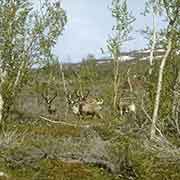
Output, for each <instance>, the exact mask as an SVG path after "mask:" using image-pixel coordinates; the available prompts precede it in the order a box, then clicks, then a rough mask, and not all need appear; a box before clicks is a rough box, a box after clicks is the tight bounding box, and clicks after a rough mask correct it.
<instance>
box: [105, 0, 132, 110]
mask: <svg viewBox="0 0 180 180" xmlns="http://www.w3.org/2000/svg"><path fill="white" fill-rule="evenodd" d="M111 11H112V17H113V18H114V19H115V25H114V26H113V29H112V30H113V33H112V35H111V36H110V38H109V40H108V41H107V48H108V50H109V52H110V53H111V56H112V59H113V60H112V64H113V93H114V94H113V108H114V109H116V105H117V99H118V89H119V84H120V74H119V73H120V72H119V61H120V55H121V49H122V46H123V44H124V43H125V42H127V41H128V40H130V33H131V31H132V23H133V22H134V21H135V18H134V17H133V15H132V13H131V12H129V11H128V7H127V1H126V0H113V1H112V7H111Z"/></svg>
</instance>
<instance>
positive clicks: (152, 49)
mask: <svg viewBox="0 0 180 180" xmlns="http://www.w3.org/2000/svg"><path fill="white" fill-rule="evenodd" d="M156 26H157V23H156V15H155V13H154V12H153V39H152V46H151V52H150V58H149V63H150V69H149V74H150V75H151V74H152V66H153V58H154V50H155V47H156V41H157V39H156V37H157V27H156Z"/></svg>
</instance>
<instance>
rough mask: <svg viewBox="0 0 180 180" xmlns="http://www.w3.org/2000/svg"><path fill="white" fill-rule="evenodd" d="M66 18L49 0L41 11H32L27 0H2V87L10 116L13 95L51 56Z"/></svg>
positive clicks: (0, 50) (0, 3) (0, 28)
mask: <svg viewBox="0 0 180 180" xmlns="http://www.w3.org/2000/svg"><path fill="white" fill-rule="evenodd" d="M66 21H67V18H66V15H65V12H64V10H63V9H62V8H61V7H59V6H58V5H57V4H56V3H51V2H50V1H48V0H46V1H44V3H42V4H41V5H40V9H39V10H33V5H32V4H31V3H30V1H28V0H25V1H24V0H18V1H14V0H10V1H6V0H2V1H0V41H1V43H0V65H1V73H4V74H6V76H5V79H4V80H5V81H4V84H2V87H1V88H2V95H3V99H4V102H5V106H4V107H5V108H4V109H3V110H4V114H6V115H8V111H9V109H10V107H11V105H12V104H13V102H14V98H15V97H16V96H17V94H18V93H19V92H20V91H21V89H22V87H23V86H24V85H25V84H26V83H27V82H28V80H29V76H28V75H29V71H30V70H31V68H32V67H34V66H36V67H37V66H39V65H41V64H44V62H47V59H48V58H49V57H51V56H52V48H53V47H54V45H55V43H56V40H57V39H58V37H59V35H60V34H61V33H62V31H63V30H64V26H65V24H66ZM6 115H4V118H5V117H6Z"/></svg>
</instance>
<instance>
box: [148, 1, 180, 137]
mask: <svg viewBox="0 0 180 180" xmlns="http://www.w3.org/2000/svg"><path fill="white" fill-rule="evenodd" d="M160 3H161V5H162V7H163V8H164V11H165V14H166V17H167V20H168V27H167V33H166V38H167V47H166V53H165V55H164V57H163V58H162V61H161V64H160V67H159V75H158V82H157V90H156V97H155V103H154V110H153V117H152V126H151V139H153V138H155V135H156V123H157V120H158V112H159V106H160V98H161V91H162V86H163V73H164V70H165V65H166V62H167V60H168V58H169V56H170V54H171V52H172V50H173V48H175V47H176V43H177V40H176V38H177V33H179V32H178V29H179V18H180V0H172V1H169V0H162V1H160Z"/></svg>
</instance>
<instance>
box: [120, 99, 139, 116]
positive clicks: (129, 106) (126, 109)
mask: <svg viewBox="0 0 180 180" xmlns="http://www.w3.org/2000/svg"><path fill="white" fill-rule="evenodd" d="M118 109H119V111H120V115H121V116H123V115H125V114H128V113H134V114H136V105H135V103H134V102H128V101H120V102H119V105H118Z"/></svg>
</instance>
